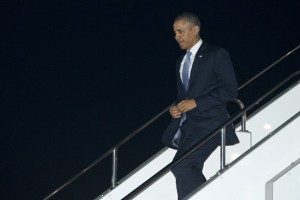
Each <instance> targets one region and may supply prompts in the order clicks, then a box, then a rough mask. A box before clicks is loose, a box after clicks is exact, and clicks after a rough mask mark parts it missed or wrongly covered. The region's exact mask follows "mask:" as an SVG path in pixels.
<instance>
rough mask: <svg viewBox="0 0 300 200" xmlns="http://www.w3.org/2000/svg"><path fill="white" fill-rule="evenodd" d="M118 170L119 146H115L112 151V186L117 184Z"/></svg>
mask: <svg viewBox="0 0 300 200" xmlns="http://www.w3.org/2000/svg"><path fill="white" fill-rule="evenodd" d="M117 170H118V148H117V147H116V148H114V150H113V152H112V176H111V187H112V188H114V187H116V186H117Z"/></svg>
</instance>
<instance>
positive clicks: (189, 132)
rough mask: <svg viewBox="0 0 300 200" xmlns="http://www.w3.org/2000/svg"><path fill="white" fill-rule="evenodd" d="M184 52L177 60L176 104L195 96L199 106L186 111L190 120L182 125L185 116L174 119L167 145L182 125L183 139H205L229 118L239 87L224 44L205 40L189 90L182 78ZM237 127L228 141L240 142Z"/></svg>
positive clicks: (228, 134) (229, 129) (165, 138)
mask: <svg viewBox="0 0 300 200" xmlns="http://www.w3.org/2000/svg"><path fill="white" fill-rule="evenodd" d="M183 58H184V55H182V56H181V58H180V59H179V60H178V61H177V64H176V76H177V89H178V95H177V99H176V101H175V104H176V103H178V102H180V101H181V100H183V99H195V101H196V104H197V107H196V108H194V109H193V110H190V111H189V112H187V113H186V121H185V122H184V124H183V125H182V126H181V128H180V127H179V126H180V121H181V119H180V118H179V119H172V122H171V123H170V125H169V126H168V127H167V129H166V131H165V132H164V134H163V137H162V141H163V143H164V144H165V145H166V146H169V147H170V148H174V149H177V147H176V146H174V145H172V139H173V137H174V135H175V133H176V132H177V131H178V129H179V128H180V130H181V137H180V141H179V146H180V144H181V143H182V142H185V141H189V140H201V139H203V138H204V137H205V136H207V135H209V134H210V133H211V132H212V131H213V130H214V129H216V128H217V127H218V126H220V125H221V124H222V123H224V122H225V121H226V120H228V119H229V116H228V113H227V106H226V104H227V102H229V101H232V100H234V99H235V98H236V96H237V92H238V87H237V82H236V77H235V73H234V70H233V66H232V63H231V60H230V57H229V54H228V52H227V51H226V50H225V49H222V48H220V47H217V46H214V45H210V44H207V43H205V42H203V43H202V45H201V46H200V48H199V50H198V51H197V53H196V55H195V58H194V62H193V66H192V70H191V74H190V80H189V86H188V89H187V91H186V90H185V88H184V85H183V83H182V80H181V77H180V72H179V70H180V65H181V62H182V59H183ZM238 142H239V141H238V138H237V136H236V134H235V132H234V127H233V126H228V127H227V130H226V144H227V145H232V144H235V143H238Z"/></svg>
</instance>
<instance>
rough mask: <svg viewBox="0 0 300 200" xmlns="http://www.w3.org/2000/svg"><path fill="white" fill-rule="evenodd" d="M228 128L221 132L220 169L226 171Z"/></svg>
mask: <svg viewBox="0 0 300 200" xmlns="http://www.w3.org/2000/svg"><path fill="white" fill-rule="evenodd" d="M225 146H226V128H225V127H224V128H222V130H221V148H220V150H221V151H220V153H221V155H220V169H221V170H222V169H224V167H225V163H226V160H225V159H226V156H225V155H226V152H225V151H226V147H225Z"/></svg>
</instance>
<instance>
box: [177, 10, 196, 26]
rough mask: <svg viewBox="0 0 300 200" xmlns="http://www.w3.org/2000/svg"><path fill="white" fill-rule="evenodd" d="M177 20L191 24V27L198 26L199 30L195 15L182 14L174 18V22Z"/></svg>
mask: <svg viewBox="0 0 300 200" xmlns="http://www.w3.org/2000/svg"><path fill="white" fill-rule="evenodd" d="M178 20H184V21H187V22H189V23H191V24H192V25H193V26H199V28H200V27H201V23H200V20H199V18H198V16H197V15H195V14H194V13H190V12H185V13H182V14H180V15H178V16H177V17H176V18H175V20H174V22H176V21H178Z"/></svg>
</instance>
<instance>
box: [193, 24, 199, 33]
mask: <svg viewBox="0 0 300 200" xmlns="http://www.w3.org/2000/svg"><path fill="white" fill-rule="evenodd" d="M193 32H194V33H195V35H197V34H199V32H200V27H199V26H194V27H193Z"/></svg>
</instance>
